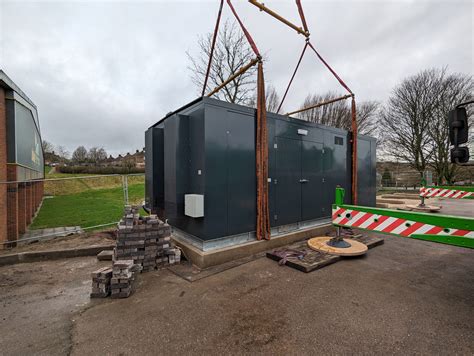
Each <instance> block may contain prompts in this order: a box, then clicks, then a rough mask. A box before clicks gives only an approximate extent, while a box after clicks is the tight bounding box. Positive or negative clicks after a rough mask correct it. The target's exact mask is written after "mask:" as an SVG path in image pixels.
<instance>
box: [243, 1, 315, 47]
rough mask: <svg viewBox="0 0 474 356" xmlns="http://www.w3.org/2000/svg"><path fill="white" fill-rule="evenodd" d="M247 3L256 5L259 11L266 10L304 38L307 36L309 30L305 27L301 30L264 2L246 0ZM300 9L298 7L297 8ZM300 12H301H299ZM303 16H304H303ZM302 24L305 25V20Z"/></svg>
mask: <svg viewBox="0 0 474 356" xmlns="http://www.w3.org/2000/svg"><path fill="white" fill-rule="evenodd" d="M248 1H249V3H251V4H252V5H255V6H256V7H258V8H259V9H260V11H264V12H266V13H267V14H269V15H270V16H272V17H274V18H276V19H277V20H279V21H280V22H283V23H284V24H285V25H287V26H288V27H291V28H292V29H293V30H295V31H296V32H298V33H299V34H301V35H303V36H305V37H306V38H308V37H309V31H308V30H307V29H306V30H303V29H302V28H301V27H298V26H296V25H295V24H293V23H291V22H290V21H288V20H287V19H285V18H284V17H282V16H280V15H278V14H277V13H276V12H275V11H273V10H270V9H269V8H268V7H266V6H265V5H264V4H262V3H260V2H258V1H256V0H248ZM298 9H300V8H298ZM300 14H301V13H300ZM303 18H304V17H303ZM303 24H304V26H305V27H306V21H304V22H303Z"/></svg>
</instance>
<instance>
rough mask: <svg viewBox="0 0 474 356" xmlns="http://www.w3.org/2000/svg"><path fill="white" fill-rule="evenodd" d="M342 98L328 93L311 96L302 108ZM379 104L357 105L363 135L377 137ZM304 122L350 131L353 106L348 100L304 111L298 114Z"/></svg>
mask: <svg viewBox="0 0 474 356" xmlns="http://www.w3.org/2000/svg"><path fill="white" fill-rule="evenodd" d="M338 97H341V95H340V94H337V93H334V92H327V93H326V94H323V95H321V94H309V95H308V96H307V97H306V98H305V100H304V102H303V105H302V106H301V108H307V107H310V106H313V105H316V104H319V103H321V102H324V101H328V100H332V99H335V98H338ZM379 106H380V105H379V103H378V102H376V101H364V102H360V103H358V104H357V105H356V114H357V124H358V131H359V133H360V134H363V135H376V134H377V132H376V131H377V130H376V128H377V126H376V117H377V114H378V112H379ZM298 117H299V118H300V119H302V120H306V121H310V122H316V123H318V124H322V125H327V126H332V127H338V128H341V129H345V130H350V129H351V126H352V113H351V104H350V101H348V100H341V101H336V102H335V103H332V104H328V105H323V106H320V107H318V108H315V109H310V110H307V111H303V112H301V113H299V114H298Z"/></svg>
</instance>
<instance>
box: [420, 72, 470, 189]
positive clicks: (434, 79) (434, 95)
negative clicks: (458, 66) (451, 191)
mask: <svg viewBox="0 0 474 356" xmlns="http://www.w3.org/2000/svg"><path fill="white" fill-rule="evenodd" d="M426 75H428V76H429V77H430V79H431V81H430V83H431V90H430V93H431V95H430V96H431V98H430V101H431V102H432V104H433V110H432V115H431V121H430V124H429V126H428V130H429V134H430V137H431V139H432V140H433V155H432V160H431V163H430V166H431V167H432V168H433V170H434V171H435V173H436V176H437V177H438V184H442V183H443V181H445V182H447V183H448V184H451V183H453V182H454V179H455V177H456V174H457V170H458V166H457V165H455V164H451V159H450V153H449V152H450V143H449V129H448V114H449V111H450V110H452V109H454V108H455V107H456V105H457V104H460V103H462V102H465V101H468V100H469V99H471V98H472V96H473V94H472V93H473V91H474V81H473V78H472V76H469V75H465V74H460V73H455V74H448V73H447V69H446V68H443V69H430V70H428V71H426ZM467 109H468V114H470V112H469V109H470V107H467Z"/></svg>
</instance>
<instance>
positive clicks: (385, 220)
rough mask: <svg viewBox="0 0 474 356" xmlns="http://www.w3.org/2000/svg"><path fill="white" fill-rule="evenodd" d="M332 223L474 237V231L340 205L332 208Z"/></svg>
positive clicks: (401, 232)
mask: <svg viewBox="0 0 474 356" xmlns="http://www.w3.org/2000/svg"><path fill="white" fill-rule="evenodd" d="M332 223H333V224H334V225H339V226H345V227H350V228H359V229H365V230H372V231H378V232H381V233H389V234H395V235H400V236H405V237H407V236H411V235H421V234H426V235H440V236H464V237H469V238H474V231H468V230H459V229H451V228H444V227H440V226H435V225H430V224H425V223H421V222H416V221H410V220H406V219H402V218H395V217H391V216H386V215H378V214H372V213H367V212H363V211H358V210H350V209H345V208H339V207H337V208H336V209H333V210H332Z"/></svg>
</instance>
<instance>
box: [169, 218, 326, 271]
mask: <svg viewBox="0 0 474 356" xmlns="http://www.w3.org/2000/svg"><path fill="white" fill-rule="evenodd" d="M332 229H333V227H332V225H331V224H330V223H325V224H321V225H318V226H313V227H308V228H304V229H299V230H296V231H292V232H289V233H287V234H281V235H278V236H275V237H272V238H271V240H268V241H267V240H262V241H251V242H246V243H243V244H238V245H235V246H230V247H225V248H221V249H214V250H211V251H202V250H200V249H198V248H197V247H196V246H193V245H192V244H191V243H189V241H185V240H184V239H183V238H180V237H179V236H177V235H173V236H172V240H173V242H174V243H175V244H176V245H177V246H179V247H180V248H181V249H182V250H183V253H184V255H185V256H186V258H187V259H189V260H190V261H191V262H192V263H193V264H194V265H196V266H197V267H199V268H201V269H204V268H207V267H211V266H216V265H219V264H222V263H225V262H229V261H232V260H236V259H239V258H243V257H247V256H250V255H254V254H257V253H259V252H263V251H266V250H270V249H274V248H277V247H281V246H284V245H288V244H291V243H294V242H297V241H301V240H304V239H309V238H311V237H313V236H321V235H324V234H326V233H328V232H329V231H331V230H332Z"/></svg>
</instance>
